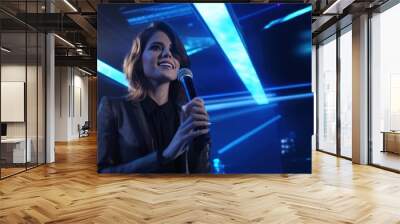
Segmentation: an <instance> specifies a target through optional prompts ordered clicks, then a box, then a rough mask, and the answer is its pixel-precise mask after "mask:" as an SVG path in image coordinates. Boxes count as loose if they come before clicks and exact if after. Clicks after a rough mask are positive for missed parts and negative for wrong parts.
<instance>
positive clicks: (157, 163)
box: [97, 97, 210, 173]
mask: <svg viewBox="0 0 400 224" xmlns="http://www.w3.org/2000/svg"><path fill="white" fill-rule="evenodd" d="M176 106H177V110H178V111H180V110H181V107H180V106H179V105H176ZM97 119H98V134H97V143H98V144H97V145H98V150H97V167H98V172H99V173H162V172H163V161H162V159H160V153H159V152H158V153H157V151H159V150H156V149H154V147H153V144H152V142H153V141H152V136H151V134H150V131H149V127H148V124H147V121H146V118H145V116H144V112H143V109H142V106H141V104H140V103H137V102H132V101H130V100H129V99H128V98H127V97H120V98H108V97H103V98H102V100H101V102H100V105H99V110H98V117H97ZM188 147H190V148H189V150H188V152H187V153H186V154H185V155H184V157H183V160H184V163H185V164H184V166H183V168H182V169H181V170H179V171H178V172H180V173H209V172H210V162H209V148H210V147H209V144H204V143H203V144H200V143H199V142H197V143H196V142H194V143H192V144H191V145H190V146H188Z"/></svg>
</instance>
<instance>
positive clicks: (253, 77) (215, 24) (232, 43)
mask: <svg viewBox="0 0 400 224" xmlns="http://www.w3.org/2000/svg"><path fill="white" fill-rule="evenodd" d="M193 5H194V7H195V8H196V9H197V11H198V12H199V14H200V16H201V17H202V18H203V20H204V22H205V23H206V24H207V26H208V28H209V29H210V31H211V33H212V34H213V35H214V37H215V39H216V40H217V42H218V44H219V45H220V46H221V48H222V50H223V52H224V53H225V55H226V56H227V57H228V59H229V61H230V63H231V64H232V66H233V67H234V68H235V70H236V73H237V74H238V75H239V77H240V79H241V80H242V82H243V84H244V85H245V86H246V88H247V90H248V91H249V92H250V93H251V95H252V96H253V98H254V100H255V101H256V103H257V104H266V103H268V99H267V96H266V95H265V93H264V90H263V87H262V85H261V82H260V80H259V79H258V75H257V73H256V71H255V69H254V66H253V64H252V62H251V60H250V57H249V55H248V54H247V51H246V49H245V47H244V44H243V42H242V40H241V38H240V35H239V33H238V31H237V30H236V27H235V25H234V23H233V21H232V18H231V16H230V15H229V12H228V9H227V8H226V6H225V4H223V3H193Z"/></svg>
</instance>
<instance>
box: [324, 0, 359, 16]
mask: <svg viewBox="0 0 400 224" xmlns="http://www.w3.org/2000/svg"><path fill="white" fill-rule="evenodd" d="M354 1H355V0H336V1H335V2H334V3H333V4H332V5H330V6H329V7H328V8H327V9H325V10H324V12H323V13H322V14H323V15H326V14H342V13H343V9H345V8H347V7H348V6H349V5H351V4H352V3H353V2H354Z"/></svg>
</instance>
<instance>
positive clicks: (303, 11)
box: [264, 5, 312, 30]
mask: <svg viewBox="0 0 400 224" xmlns="http://www.w3.org/2000/svg"><path fill="white" fill-rule="evenodd" d="M311 10H312V6H311V5H310V6H307V7H306V8H304V9H300V10H297V11H295V12H292V13H290V14H288V15H286V16H285V17H282V18H279V19H275V20H272V21H271V22H269V23H268V24H267V25H265V26H264V30H266V29H269V28H271V27H273V26H275V25H277V24H280V23H284V22H287V21H289V20H292V19H294V18H296V17H298V16H301V15H303V14H306V13H308V12H311Z"/></svg>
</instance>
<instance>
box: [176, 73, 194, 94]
mask: <svg viewBox="0 0 400 224" xmlns="http://www.w3.org/2000/svg"><path fill="white" fill-rule="evenodd" d="M178 79H179V81H180V82H181V83H182V85H183V88H184V89H185V93H186V97H187V99H188V101H190V100H192V99H193V98H195V97H196V96H197V94H196V90H195V88H194V85H193V73H192V71H190V69H188V68H181V69H179V71H178Z"/></svg>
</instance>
